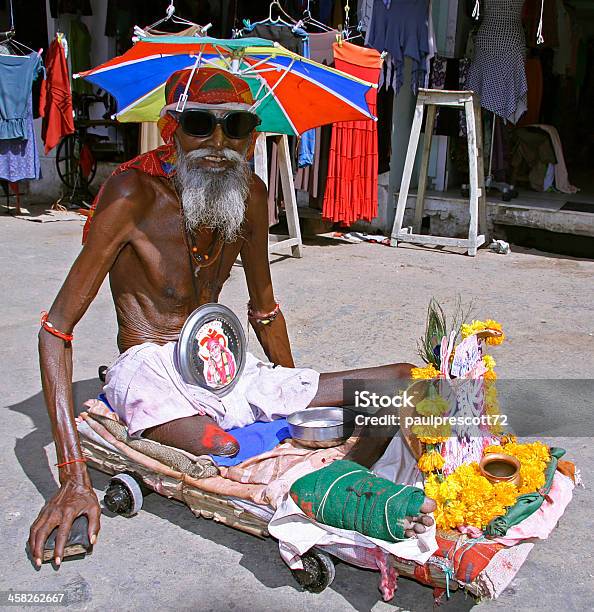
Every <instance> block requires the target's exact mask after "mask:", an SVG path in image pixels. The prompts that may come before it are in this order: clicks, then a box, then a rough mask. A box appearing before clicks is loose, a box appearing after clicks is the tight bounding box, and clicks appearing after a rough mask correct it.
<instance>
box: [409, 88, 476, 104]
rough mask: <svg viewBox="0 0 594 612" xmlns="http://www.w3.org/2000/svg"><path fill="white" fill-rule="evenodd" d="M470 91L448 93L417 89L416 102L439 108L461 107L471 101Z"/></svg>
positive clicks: (438, 90) (440, 90)
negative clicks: (434, 105) (436, 105)
mask: <svg viewBox="0 0 594 612" xmlns="http://www.w3.org/2000/svg"><path fill="white" fill-rule="evenodd" d="M472 98H473V96H472V92H470V91H450V90H445V89H419V95H418V98H417V101H418V102H420V103H421V104H439V106H462V105H463V104H464V103H465V102H467V101H470V100H472Z"/></svg>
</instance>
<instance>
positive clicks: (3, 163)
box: [0, 94, 41, 183]
mask: <svg viewBox="0 0 594 612" xmlns="http://www.w3.org/2000/svg"><path fill="white" fill-rule="evenodd" d="M26 121H27V139H26V140H23V139H22V138H13V139H12V140H0V179H4V180H5V181H10V182H11V183H16V182H17V181H22V180H23V179H40V178H41V165H40V163H39V151H38V150H37V141H36V140H35V130H34V128H33V101H32V99H31V95H30V94H29V103H28V111H27V117H26Z"/></svg>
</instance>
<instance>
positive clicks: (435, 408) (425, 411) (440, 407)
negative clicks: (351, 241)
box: [415, 395, 450, 416]
mask: <svg viewBox="0 0 594 612" xmlns="http://www.w3.org/2000/svg"><path fill="white" fill-rule="evenodd" d="M449 407H450V404H449V403H448V401H447V400H446V399H445V398H443V397H441V396H440V395H436V396H434V397H426V398H425V399H423V400H421V401H420V402H419V403H418V404H417V405H416V406H415V410H416V411H417V413H418V414H420V415H421V416H429V415H432V416H440V415H442V414H443V413H444V412H447V410H448V409H449Z"/></svg>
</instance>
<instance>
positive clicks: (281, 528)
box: [268, 496, 438, 569]
mask: <svg viewBox="0 0 594 612" xmlns="http://www.w3.org/2000/svg"><path fill="white" fill-rule="evenodd" d="M268 532H269V533H270V535H271V536H272V537H274V538H276V539H277V540H278V548H279V552H280V555H281V557H282V559H283V561H284V562H285V563H286V564H287V565H288V566H289V567H290V568H291V569H303V564H302V562H301V556H302V555H304V554H305V553H306V552H307V551H308V550H310V549H311V548H313V547H314V546H329V545H332V544H342V545H350V546H362V547H364V548H374V547H375V546H378V547H379V548H381V549H382V550H384V551H386V552H388V553H391V554H393V555H396V556H397V557H400V558H402V559H410V560H411V561H416V562H417V563H425V562H426V561H427V560H428V559H429V557H430V556H431V555H432V554H433V553H434V552H435V551H436V550H437V548H438V547H437V541H436V539H435V525H432V526H431V527H429V528H428V529H427V531H426V532H425V533H423V534H421V535H418V536H417V537H416V538H407V539H406V540H403V541H402V542H387V541H386V540H379V539H377V538H372V537H370V536H366V535H363V534H362V533H359V532H357V531H350V530H348V529H338V528H337V527H331V526H330V525H323V524H322V523H316V522H315V521H313V520H312V519H310V518H309V517H308V516H306V515H305V514H304V513H303V512H302V511H301V508H299V506H297V504H296V503H295V502H294V501H293V500H292V499H291V497H290V496H287V497H286V498H285V499H284V500H283V502H282V503H281V504H280V505H279V507H278V508H277V510H276V512H275V513H274V516H273V517H272V519H271V521H270V523H269V524H268Z"/></svg>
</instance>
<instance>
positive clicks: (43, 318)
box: [41, 310, 74, 342]
mask: <svg viewBox="0 0 594 612" xmlns="http://www.w3.org/2000/svg"><path fill="white" fill-rule="evenodd" d="M47 317H48V313H47V312H45V310H44V311H43V312H42V313H41V327H43V329H45V331H47V332H49V333H50V334H52V335H53V336H57V337H58V338H61V339H62V340H64V342H72V340H74V335H73V334H65V333H64V332H61V331H60V330H59V329H56V328H55V326H54V324H53V323H50V322H49V321H48V320H47Z"/></svg>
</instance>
